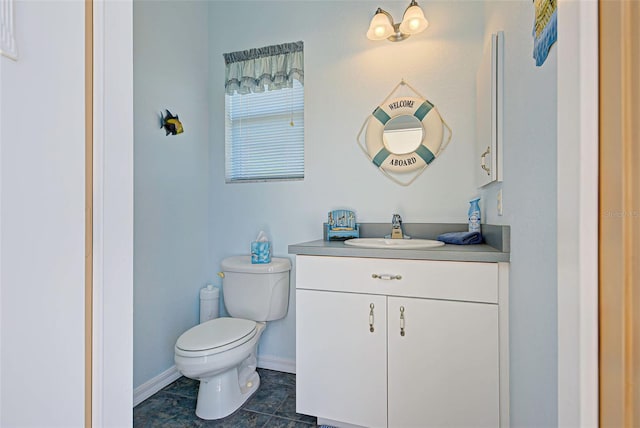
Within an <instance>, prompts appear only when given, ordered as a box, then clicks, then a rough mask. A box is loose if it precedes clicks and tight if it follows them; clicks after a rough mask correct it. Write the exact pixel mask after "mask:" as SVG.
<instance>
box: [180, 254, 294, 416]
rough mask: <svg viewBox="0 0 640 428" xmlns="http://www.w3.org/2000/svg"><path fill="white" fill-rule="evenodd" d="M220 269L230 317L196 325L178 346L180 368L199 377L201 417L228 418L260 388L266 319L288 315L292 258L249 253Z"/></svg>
mask: <svg viewBox="0 0 640 428" xmlns="http://www.w3.org/2000/svg"><path fill="white" fill-rule="evenodd" d="M222 268H223V272H222V274H223V275H222V277H223V287H222V293H223V296H224V298H225V305H226V306H227V310H228V311H229V314H230V315H232V317H225V318H216V319H213V320H210V321H206V322H204V323H202V324H199V325H197V326H195V327H192V328H191V329H189V330H187V331H186V332H184V333H183V334H182V335H181V336H180V337H179V338H178V340H177V341H176V345H175V357H174V360H175V364H176V368H177V369H178V371H180V373H182V374H183V375H184V376H186V377H188V378H191V379H195V380H198V381H200V387H199V389H198V400H197V404H196V415H197V416H198V417H200V418H202V419H220V418H224V417H225V416H228V415H230V414H232V413H233V412H235V411H236V410H237V409H239V408H240V406H242V404H243V403H244V402H245V401H247V399H248V398H249V397H251V395H253V393H255V392H256V390H257V389H258V387H259V386H260V376H259V375H258V373H257V372H256V366H257V347H258V341H259V340H260V337H261V336H262V332H263V331H264V330H265V328H266V326H267V323H266V321H271V320H275V319H280V318H282V317H284V316H285V315H286V311H287V307H288V301H289V271H290V269H291V263H290V262H289V260H288V259H277V258H273V259H272V262H271V263H269V264H264V265H252V264H251V262H250V257H242V256H241V257H230V258H228V259H225V260H223V262H222Z"/></svg>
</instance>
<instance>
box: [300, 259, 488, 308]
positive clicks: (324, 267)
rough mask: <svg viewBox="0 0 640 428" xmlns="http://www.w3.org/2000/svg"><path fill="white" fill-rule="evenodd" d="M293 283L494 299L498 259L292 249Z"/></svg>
mask: <svg viewBox="0 0 640 428" xmlns="http://www.w3.org/2000/svg"><path fill="white" fill-rule="evenodd" d="M296 288H297V289H308V290H327V291H341V292H355V293H368V294H384V295H387V296H406V297H422V298H429V299H444V300H460V301H468V302H483V303H498V264H497V263H478V262H446V261H432V260H399V259H373V258H358V257H326V256H300V255H298V256H296Z"/></svg>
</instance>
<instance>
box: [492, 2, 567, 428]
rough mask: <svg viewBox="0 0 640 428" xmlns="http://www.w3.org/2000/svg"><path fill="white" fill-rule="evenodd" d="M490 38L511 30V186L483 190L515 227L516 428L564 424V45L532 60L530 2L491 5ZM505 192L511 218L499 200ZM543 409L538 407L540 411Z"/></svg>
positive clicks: (507, 113) (499, 220) (507, 68)
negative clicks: (560, 158)
mask: <svg viewBox="0 0 640 428" xmlns="http://www.w3.org/2000/svg"><path fill="white" fill-rule="evenodd" d="M485 4H486V6H485V22H486V28H485V34H486V36H485V37H488V36H489V34H491V33H492V32H496V31H499V30H504V37H505V42H504V47H505V56H504V120H503V123H504V127H503V129H504V183H503V184H497V183H494V184H492V185H489V186H487V187H486V188H485V189H483V191H482V192H481V195H482V198H483V206H484V214H485V216H484V219H485V220H486V222H487V223H491V224H506V225H510V226H511V267H510V276H509V285H510V287H509V300H510V303H509V305H510V306H509V310H510V314H509V315H510V319H509V321H510V338H509V339H510V363H511V374H510V376H511V377H510V383H511V390H510V398H511V424H512V425H513V426H531V427H548V426H555V425H557V380H558V370H557V296H556V292H557V277H556V276H557V261H556V255H557V250H556V239H557V228H556V219H557V200H556V195H557V190H556V187H557V154H556V148H557V137H556V130H557V118H556V115H557V107H556V103H557V84H556V75H557V45H556V46H554V47H553V48H552V49H551V52H550V54H549V57H548V58H547V60H546V62H545V63H544V65H543V66H542V67H536V66H535V61H534V60H533V58H532V52H533V39H532V37H531V28H532V27H531V25H532V23H533V16H534V14H533V12H534V9H533V6H532V4H531V3H530V2H515V1H488V2H486V3H485ZM500 188H502V189H503V208H504V216H502V217H500V216H498V215H497V209H496V195H497V192H498V190H499V189H500ZM532 403H535V405H532Z"/></svg>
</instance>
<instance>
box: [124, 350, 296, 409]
mask: <svg viewBox="0 0 640 428" xmlns="http://www.w3.org/2000/svg"><path fill="white" fill-rule="evenodd" d="M258 367H260V368H262V369H269V370H277V371H279V372H285V373H293V374H295V373H296V362H295V360H289V359H285V358H279V357H274V356H271V355H259V356H258ZM180 376H182V375H181V374H180V372H179V371H178V369H176V366H171V367H169V368H168V369H167V370H165V371H164V372H162V373H160V374H159V375H158V376H156V377H154V378H152V379H149V380H148V381H146V382H145V383H143V384H142V385H140V386H139V387H137V388H136V389H134V390H133V407H135V406H137V405H138V404H140V403H142V402H143V401H144V400H146V399H147V398H149V397H151V396H152V395H153V394H155V393H156V392H158V391H160V390H161V389H162V388H164V387H165V386H167V385H169V384H170V383H172V382H174V381H175V380H177V379H178V378H180Z"/></svg>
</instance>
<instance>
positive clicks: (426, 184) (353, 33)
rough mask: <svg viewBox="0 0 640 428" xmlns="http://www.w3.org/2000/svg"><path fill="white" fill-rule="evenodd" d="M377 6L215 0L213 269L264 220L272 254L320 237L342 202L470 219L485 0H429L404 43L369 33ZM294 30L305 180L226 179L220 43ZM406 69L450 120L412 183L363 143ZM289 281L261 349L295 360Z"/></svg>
mask: <svg viewBox="0 0 640 428" xmlns="http://www.w3.org/2000/svg"><path fill="white" fill-rule="evenodd" d="M379 5H380V4H379V2H371V1H366V2H365V1H342V2H320V1H312V2H292V1H283V2H274V1H268V2H264V1H258V2H248V1H239V2H238V1H233V2H219V1H215V2H212V3H211V7H210V9H209V12H210V23H211V33H210V37H211V38H210V41H209V43H210V54H211V58H210V60H211V67H210V69H211V82H212V90H211V128H210V132H211V152H210V155H211V158H210V159H211V176H210V192H211V195H212V199H211V216H210V220H211V223H210V224H211V227H210V232H211V237H210V239H211V242H212V248H211V255H210V258H209V259H210V261H211V269H212V271H215V270H216V269H219V263H220V261H221V260H222V259H223V258H224V257H227V256H230V255H236V254H247V253H248V251H249V242H250V241H251V240H252V239H253V238H255V236H256V235H257V233H258V232H259V231H260V230H261V229H264V230H265V231H266V232H267V233H268V234H269V235H270V236H271V237H272V240H273V243H274V254H275V255H276V256H280V257H291V256H289V255H288V254H287V245H289V244H293V243H296V242H301V241H307V240H313V239H320V238H321V237H322V223H323V221H325V220H326V214H327V211H329V210H331V209H335V208H340V207H348V208H351V209H354V210H355V211H356V215H357V217H358V220H359V221H365V222H390V221H391V216H392V214H393V213H395V212H398V213H400V214H401V215H402V217H403V219H404V220H405V221H407V222H439V221H443V222H445V221H453V222H464V221H466V220H465V218H466V211H467V204H468V203H467V201H468V198H469V196H470V195H473V194H474V192H475V191H476V189H475V185H474V182H473V175H472V172H471V171H472V169H471V165H472V163H473V139H474V129H475V72H476V69H477V66H478V63H479V60H480V56H481V50H482V49H481V47H482V44H481V41H482V35H483V32H484V26H483V18H482V14H483V5H482V3H481V2H476V1H469V2H466V1H464V2H451V1H442V2H433V1H430V2H425V3H424V4H423V7H424V11H425V14H426V15H427V18H428V19H429V20H430V22H431V26H430V27H429V28H428V29H427V31H426V32H425V33H424V34H421V35H418V36H414V37H412V38H411V39H409V40H407V41H404V42H402V43H390V42H387V41H382V42H372V41H369V40H368V39H367V38H366V37H365V32H366V29H367V27H368V24H369V20H370V19H371V16H372V15H373V12H374V11H375V10H376V7H377V6H379ZM382 6H384V7H385V8H387V9H388V11H389V12H390V13H391V14H392V15H393V16H394V17H396V19H401V17H402V13H403V12H404V9H405V8H406V4H405V3H398V2H386V4H382ZM248 11H250V12H248ZM231 35H232V36H231ZM296 40H302V41H304V43H305V47H304V54H305V82H304V83H305V87H304V89H305V161H306V162H305V163H306V165H305V179H304V181H298V182H284V183H253V184H225V182H224V61H223V58H222V54H223V53H224V52H232V51H236V50H244V49H248V48H252V47H260V46H265V45H269V44H276V43H283V42H291V41H296ZM402 78H404V79H406V80H407V81H408V82H409V83H410V84H411V85H413V86H414V87H415V88H416V89H417V90H418V91H419V92H421V93H422V94H423V95H424V96H426V97H427V98H428V99H430V100H431V101H432V102H433V103H434V104H435V105H436V106H437V107H438V109H439V111H440V113H441V114H442V116H443V117H444V119H445V120H446V121H447V122H448V123H449V125H450V126H451V128H452V129H453V140H452V142H451V144H450V146H449V147H448V148H447V150H446V151H445V152H444V153H443V154H442V155H441V156H440V157H439V158H438V159H436V161H435V162H434V163H432V164H431V166H429V168H428V169H427V170H426V171H425V173H424V174H423V175H422V176H421V177H420V178H418V179H417V180H416V181H415V182H414V184H412V185H411V186H410V187H401V186H399V185H397V184H395V183H393V182H391V181H390V180H389V179H387V178H386V177H384V176H383V175H382V174H381V173H380V172H379V171H378V170H377V169H376V168H375V167H374V166H373V165H372V164H370V162H369V161H368V160H367V159H366V158H365V156H364V154H363V153H362V152H361V150H360V149H359V148H358V146H357V145H356V136H357V134H358V132H359V130H360V127H361V126H362V124H363V121H364V119H365V118H366V117H367V115H368V114H369V113H370V112H371V111H372V110H373V109H374V108H375V106H377V105H378V104H379V103H380V102H382V101H383V100H384V99H385V98H386V97H387V95H388V94H389V92H390V91H391V90H392V89H393V87H394V86H395V85H396V84H397V83H398V82H399V81H400V79H402ZM327 274H328V275H329V276H328V280H329V279H330V272H328V273H327ZM291 286H292V291H291V300H290V306H289V313H288V315H287V317H286V318H284V319H283V320H279V321H274V322H271V323H269V325H268V327H267V330H266V331H265V333H264V336H263V339H262V341H261V345H260V349H259V355H260V356H261V357H262V358H265V357H269V358H275V359H280V360H283V361H285V362H287V361H288V362H290V363H291V364H293V362H294V361H295V294H294V293H293V287H294V286H295V281H293V280H292V281H291ZM330 310H331V308H327V312H328V313H330Z"/></svg>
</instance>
